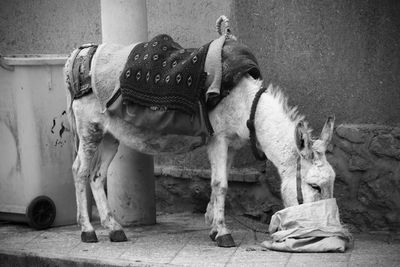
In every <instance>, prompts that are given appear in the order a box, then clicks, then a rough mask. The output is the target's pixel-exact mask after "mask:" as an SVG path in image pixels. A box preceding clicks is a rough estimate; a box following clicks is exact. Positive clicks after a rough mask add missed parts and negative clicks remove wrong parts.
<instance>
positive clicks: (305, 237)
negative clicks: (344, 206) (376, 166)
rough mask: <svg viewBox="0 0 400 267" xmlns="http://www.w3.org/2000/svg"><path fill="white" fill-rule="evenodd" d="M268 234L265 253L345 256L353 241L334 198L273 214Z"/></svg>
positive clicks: (264, 244) (264, 243)
mask: <svg viewBox="0 0 400 267" xmlns="http://www.w3.org/2000/svg"><path fill="white" fill-rule="evenodd" d="M269 232H270V234H271V236H272V241H264V242H263V243H262V245H263V246H265V247H266V248H268V249H271V250H278V251H288V252H344V251H345V250H346V248H347V247H348V246H349V243H350V241H351V240H352V237H351V234H350V233H349V231H348V230H347V229H346V228H344V227H343V225H342V224H341V223H340V217H339V209H338V206H337V203H336V199H335V198H330V199H325V200H321V201H317V202H311V203H305V204H302V205H298V206H293V207H289V208H286V209H283V210H280V211H278V212H276V213H275V214H274V215H273V216H272V219H271V223H270V225H269Z"/></svg>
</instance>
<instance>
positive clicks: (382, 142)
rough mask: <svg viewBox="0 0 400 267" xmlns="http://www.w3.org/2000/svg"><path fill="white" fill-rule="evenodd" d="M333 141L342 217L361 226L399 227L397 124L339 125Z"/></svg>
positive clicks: (399, 144) (399, 146)
mask: <svg viewBox="0 0 400 267" xmlns="http://www.w3.org/2000/svg"><path fill="white" fill-rule="evenodd" d="M332 143H333V146H332V149H331V153H329V154H328V159H329V161H330V162H331V164H332V165H333V167H334V169H335V171H336V183H335V196H336V197H337V198H338V203H339V206H340V210H341V215H342V218H343V220H344V221H345V222H348V223H351V224H352V225H354V226H356V227H357V228H359V229H360V230H364V229H366V228H368V229H374V230H382V229H383V230H390V229H391V228H400V128H399V127H388V126H382V125H354V124H346V125H339V126H338V127H337V128H336V134H335V137H334V139H333V141H332Z"/></svg>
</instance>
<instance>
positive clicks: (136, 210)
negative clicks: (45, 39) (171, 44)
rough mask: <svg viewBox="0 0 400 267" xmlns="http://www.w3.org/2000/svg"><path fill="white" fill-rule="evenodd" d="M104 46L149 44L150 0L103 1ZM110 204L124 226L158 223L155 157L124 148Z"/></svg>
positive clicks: (111, 181) (114, 166) (111, 177)
mask: <svg viewBox="0 0 400 267" xmlns="http://www.w3.org/2000/svg"><path fill="white" fill-rule="evenodd" d="M101 24H102V26H101V27H102V38H103V43H117V44H123V45H128V44H132V43H135V42H143V41H147V8H146V0H118V1H117V0H101ZM107 192H108V202H109V204H110V208H111V210H112V211H113V213H114V215H115V218H116V219H117V221H118V222H120V223H121V224H122V225H125V226H126V225H132V224H154V223H155V222H156V207H155V178H154V161H153V157H152V156H149V155H145V154H142V153H139V152H136V151H134V150H132V149H130V148H129V147H127V146H125V145H123V144H120V145H119V148H118V152H117V154H116V155H115V158H114V160H113V162H112V163H111V165H110V168H109V172H108V178H107Z"/></svg>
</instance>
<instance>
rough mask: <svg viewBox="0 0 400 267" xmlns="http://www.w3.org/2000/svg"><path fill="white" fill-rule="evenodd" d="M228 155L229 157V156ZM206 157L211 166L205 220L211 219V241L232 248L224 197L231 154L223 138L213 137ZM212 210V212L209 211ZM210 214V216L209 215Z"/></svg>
mask: <svg viewBox="0 0 400 267" xmlns="http://www.w3.org/2000/svg"><path fill="white" fill-rule="evenodd" d="M229 154H230V155H229ZM208 157H209V159H210V164H211V190H212V191H211V197H210V203H209V206H208V207H207V213H206V220H207V219H211V217H212V229H211V232H210V237H211V239H215V240H216V241H217V245H218V246H219V247H234V246H235V242H234V241H233V238H232V236H231V234H230V231H229V230H228V229H227V227H226V225H225V197H226V193H227V190H228V165H230V164H231V162H232V158H233V154H231V153H228V142H227V139H226V138H225V137H215V138H214V139H213V140H212V141H211V142H210V144H209V145H208ZM211 210H212V211H211ZM211 212H212V215H211V214H210V213H211Z"/></svg>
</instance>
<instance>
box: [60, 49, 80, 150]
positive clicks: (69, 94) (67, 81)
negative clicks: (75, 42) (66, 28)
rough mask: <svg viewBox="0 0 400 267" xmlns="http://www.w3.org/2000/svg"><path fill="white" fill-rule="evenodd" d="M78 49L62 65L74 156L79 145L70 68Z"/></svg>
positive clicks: (73, 79)
mask: <svg viewBox="0 0 400 267" xmlns="http://www.w3.org/2000/svg"><path fill="white" fill-rule="evenodd" d="M79 52H80V49H75V50H74V51H73V52H72V53H71V55H70V56H69V57H68V59H67V61H66V63H65V66H64V81H65V84H66V95H67V116H68V122H69V125H70V130H71V132H72V136H73V140H74V151H73V153H74V158H75V157H76V154H77V153H78V147H79V136H78V133H77V131H76V119H75V114H74V110H73V108H72V103H73V101H74V92H75V91H74V87H75V86H77V82H78V80H77V77H74V75H73V71H72V68H73V66H74V62H75V58H76V57H77V55H78V54H79Z"/></svg>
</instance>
